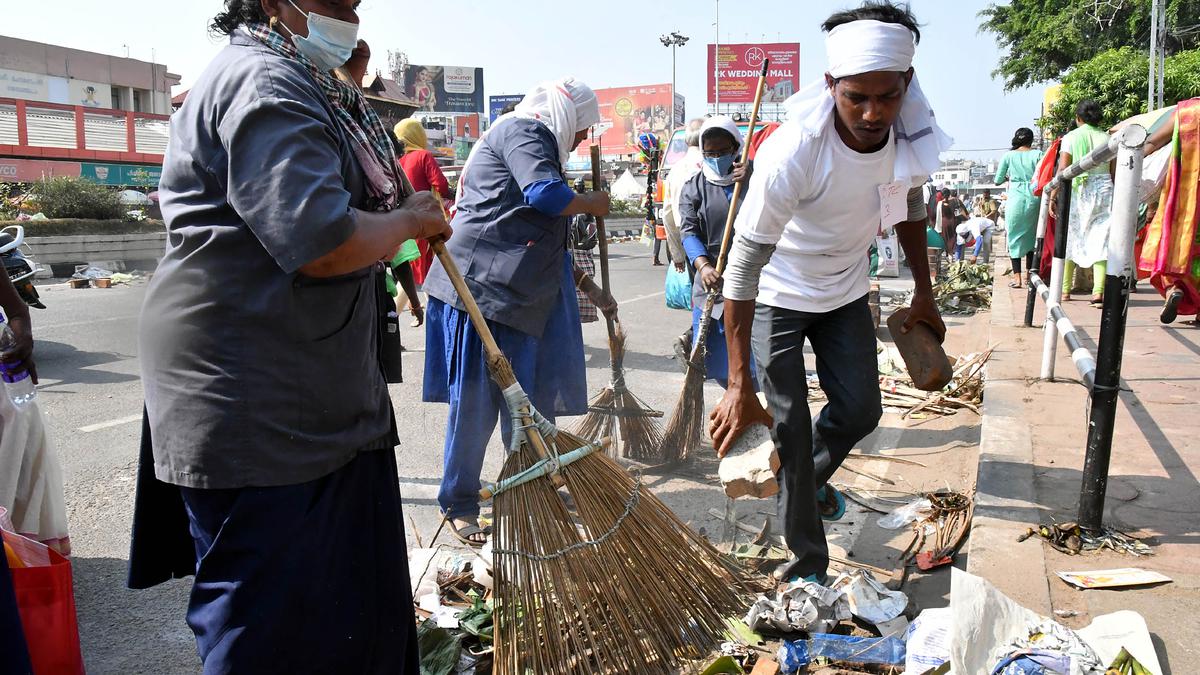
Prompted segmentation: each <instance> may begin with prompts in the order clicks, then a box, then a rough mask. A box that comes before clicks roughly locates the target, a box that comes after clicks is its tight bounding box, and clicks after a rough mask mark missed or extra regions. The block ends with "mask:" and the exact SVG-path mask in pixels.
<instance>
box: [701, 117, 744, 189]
mask: <svg viewBox="0 0 1200 675" xmlns="http://www.w3.org/2000/svg"><path fill="white" fill-rule="evenodd" d="M717 129H720V130H722V131H724V132H726V133H728V134H729V135H730V136H733V141H734V143H735V147H734V149H733V152H734V161H737V160H738V156H737V153H738V152H740V151H741V149H742V144H743V143H745V142H746V139H745V138H744V137H743V136H742V130H741V129H738V125H737V123H736V122H734V121H733V119H731V118H729V117H727V116H725V115H716V116H714V117H710V118H708V120H707V121H705V122H704V126H702V127H700V148H701V150H703V148H704V137H705V136H707V135H708V134H709V133H710V132H712V131H715V130H717ZM700 168H701V170H703V171H704V177H705V178H706V179H707V180H708V182H710V183H712V184H713V185H720V186H722V187H724V186H728V185H733V174H729V175H728V176H719V175H717V172H716V171H713V170H712V167H710V166H709V165H708V162H704V161H701V163H700Z"/></svg>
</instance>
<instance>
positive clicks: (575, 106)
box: [458, 77, 600, 197]
mask: <svg viewBox="0 0 1200 675" xmlns="http://www.w3.org/2000/svg"><path fill="white" fill-rule="evenodd" d="M510 119H526V120H536V121H538V122H540V123H542V124H543V125H545V127H546V128H547V129H549V130H550V133H552V134H554V138H555V139H556V140H557V141H558V161H559V163H561V164H564V165H565V164H566V163H567V160H568V159H569V158H570V156H571V146H572V145H573V144H574V142H575V134H577V133H579V132H581V131H585V130H587V129H590V128H591V127H593V126H595V125H597V124H599V123H600V102H599V100H598V99H597V98H596V92H594V91H592V88H591V87H589V86H587V85H586V84H584V83H582V82H578V81H576V80H575V79H573V78H570V77H568V78H565V79H562V80H552V81H549V82H542V83H541V84H539V85H537V86H536V87H534V88H533V89H532V90H531V91H530V92H529V93H528V94H526V95H525V98H523V99H521V102H520V103H518V104H517V107H516V109H515V110H513V112H510V113H508V114H507V115H502V116H501V117H499V118H498V119H497V120H496V121H495V122H493V123H492V126H491V127H490V128H489V129H488V133H491V131H492V129H495V128H496V127H498V126H500V124H501V123H503V122H505V121H507V120H510ZM487 135H488V134H487V133H485V134H484V135H483V136H482V137H480V139H479V140H480V143H476V144H475V147H474V148H473V149H472V150H471V154H470V155H469V156H468V157H467V162H466V164H464V165H463V170H462V176H463V177H465V176H466V175H467V170H468V168H469V167H470V166H471V160H472V159H474V158H475V152H476V151H477V150H479V146H480V145H481V143H482V141H483V139H484V138H487ZM462 184H463V181H462V179H461V178H460V179H459V184H458V196H459V197H462Z"/></svg>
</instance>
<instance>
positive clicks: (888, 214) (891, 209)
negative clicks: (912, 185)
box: [879, 181, 908, 231]
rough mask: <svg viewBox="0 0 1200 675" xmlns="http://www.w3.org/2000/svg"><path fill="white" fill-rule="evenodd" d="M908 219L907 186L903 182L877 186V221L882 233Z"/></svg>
mask: <svg viewBox="0 0 1200 675" xmlns="http://www.w3.org/2000/svg"><path fill="white" fill-rule="evenodd" d="M907 219H908V184H907V183H905V182H904V181H896V182H894V183H885V184H883V185H880V186H879V220H880V222H881V224H882V225H883V229H884V231H887V230H890V229H892V228H893V227H895V226H897V225H899V224H900V223H903V222H904V221H905V220H907Z"/></svg>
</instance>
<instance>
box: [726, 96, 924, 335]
mask: <svg viewBox="0 0 1200 675" xmlns="http://www.w3.org/2000/svg"><path fill="white" fill-rule="evenodd" d="M895 161H896V147H895V144H894V143H888V144H887V145H885V146H884V148H883V149H882V150H879V151H877V152H873V153H859V152H855V151H854V150H851V149H850V148H848V147H847V146H846V144H845V143H843V142H842V139H841V137H840V136H838V133H837V130H836V129H834V123H833V119H832V118H831V119H830V122H829V124H828V126H827V127H826V128H825V129H824V131H823V132H822V133H820V134H811V133H808V132H806V131H805V130H804V129H803V128H802V127H801V126H800V125H799V124H784V125H783V126H781V127H780V128H779V129H778V130H777V131H776V132H775V133H774V134H772V135H771V137H770V138H768V139H767V140H766V141H765V142H764V143H763V145H762V147H761V148H759V150H758V155H757V157H756V158H755V161H754V174H753V176H752V178H751V179H750V187H749V190H748V191H747V195H746V200H745V202H744V203H743V204H742V209H741V212H740V213H739V214H738V218H737V223H736V225H735V227H736V229H737V233H738V234H739V235H741V236H742V237H745V238H746V239H748V240H749V241H752V242H754V243H757V244H766V245H774V246H776V250H775V254H774V255H773V256H772V257H771V261H770V262H769V263H768V264H767V266H766V267H764V268H763V270H762V279H761V281H760V284H759V295H758V302H761V303H763V304H765V305H770V306H772V307H779V308H782V309H788V310H793V311H798V312H830V311H833V310H835V309H838V308H840V307H844V306H846V305H847V304H849V303H851V302H853V301H855V300H857V299H859V298H860V297H862V296H864V295H866V294H867V293H868V291H870V281H869V279H868V274H869V271H870V259H869V257H868V253H869V250H870V248H871V244H872V243H874V241H875V237H876V235H878V234H879V229H880V216H879V211H880V199H879V186H881V185H886V184H888V183H891V182H893V181H894V180H895ZM906 187H907V186H906Z"/></svg>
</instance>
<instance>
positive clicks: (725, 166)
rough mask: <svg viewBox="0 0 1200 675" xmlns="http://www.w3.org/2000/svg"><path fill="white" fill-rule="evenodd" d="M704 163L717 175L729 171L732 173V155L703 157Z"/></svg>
mask: <svg viewBox="0 0 1200 675" xmlns="http://www.w3.org/2000/svg"><path fill="white" fill-rule="evenodd" d="M704 164H705V165H706V166H707V167H708V168H709V169H712V170H713V171H714V172H715V173H716V174H717V175H718V176H728V175H729V174H730V173H733V155H721V156H720V157H705V158H704Z"/></svg>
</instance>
